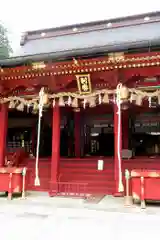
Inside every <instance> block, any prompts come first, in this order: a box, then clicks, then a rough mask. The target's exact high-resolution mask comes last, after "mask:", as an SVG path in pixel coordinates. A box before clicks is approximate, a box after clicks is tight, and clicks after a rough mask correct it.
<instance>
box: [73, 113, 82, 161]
mask: <svg viewBox="0 0 160 240" xmlns="http://www.w3.org/2000/svg"><path fill="white" fill-rule="evenodd" d="M80 135H81V113H80V110H75V112H74V147H75V149H74V151H75V157H77V158H79V157H80V156H81V149H80V137H81V136H80Z"/></svg>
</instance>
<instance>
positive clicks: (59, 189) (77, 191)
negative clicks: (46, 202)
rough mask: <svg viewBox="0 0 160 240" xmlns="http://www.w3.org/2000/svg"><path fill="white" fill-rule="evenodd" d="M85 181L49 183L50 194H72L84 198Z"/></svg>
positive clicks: (85, 191)
mask: <svg viewBox="0 0 160 240" xmlns="http://www.w3.org/2000/svg"><path fill="white" fill-rule="evenodd" d="M87 185H88V184H87V183H78V182H56V183H53V182H52V183H51V185H50V196H72V197H80V198H86V197H87V196H88V195H89V194H87Z"/></svg>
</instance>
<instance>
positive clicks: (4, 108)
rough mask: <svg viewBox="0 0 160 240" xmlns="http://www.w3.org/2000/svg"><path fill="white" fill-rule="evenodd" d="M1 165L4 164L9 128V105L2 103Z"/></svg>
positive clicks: (0, 114) (0, 107)
mask: <svg viewBox="0 0 160 240" xmlns="http://www.w3.org/2000/svg"><path fill="white" fill-rule="evenodd" d="M0 130H1V132H0V167H2V166H3V165H4V162H5V153H6V138H7V130H8V106H7V105H6V104H2V105H0Z"/></svg>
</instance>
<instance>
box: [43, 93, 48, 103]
mask: <svg viewBox="0 0 160 240" xmlns="http://www.w3.org/2000/svg"><path fill="white" fill-rule="evenodd" d="M48 101H49V98H48V94H47V93H44V94H43V105H47V104H48Z"/></svg>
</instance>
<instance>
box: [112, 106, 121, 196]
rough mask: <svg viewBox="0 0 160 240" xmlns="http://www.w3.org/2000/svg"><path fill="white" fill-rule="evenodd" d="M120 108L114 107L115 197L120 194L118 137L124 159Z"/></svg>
mask: <svg viewBox="0 0 160 240" xmlns="http://www.w3.org/2000/svg"><path fill="white" fill-rule="evenodd" d="M117 113H118V108H117V105H116V104H115V105H114V180H115V195H120V194H119V159H118V137H120V158H121V159H122V156H121V155H122V126H121V122H120V132H119V133H118V114H117Z"/></svg>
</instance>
